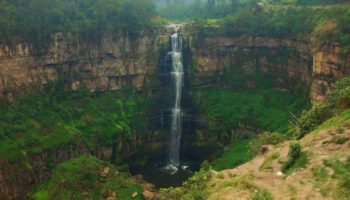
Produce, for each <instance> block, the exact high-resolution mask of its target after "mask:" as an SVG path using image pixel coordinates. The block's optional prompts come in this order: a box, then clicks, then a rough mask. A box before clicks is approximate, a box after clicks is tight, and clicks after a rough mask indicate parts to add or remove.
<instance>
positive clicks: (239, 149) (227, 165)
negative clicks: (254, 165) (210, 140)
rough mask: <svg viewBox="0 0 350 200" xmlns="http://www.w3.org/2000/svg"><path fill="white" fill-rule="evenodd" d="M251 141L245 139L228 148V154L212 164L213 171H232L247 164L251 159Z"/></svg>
mask: <svg viewBox="0 0 350 200" xmlns="http://www.w3.org/2000/svg"><path fill="white" fill-rule="evenodd" d="M249 141H250V139H245V140H238V141H236V142H233V143H232V144H231V145H230V146H229V147H228V151H227V152H225V153H224V154H223V155H221V156H220V157H219V158H218V159H216V160H214V161H213V162H212V163H211V165H212V166H213V169H215V170H218V171H220V170H224V169H231V168H234V167H236V166H238V165H240V164H243V163H245V162H247V161H248V160H249V159H250V158H251V156H250V153H249V146H248V144H249Z"/></svg>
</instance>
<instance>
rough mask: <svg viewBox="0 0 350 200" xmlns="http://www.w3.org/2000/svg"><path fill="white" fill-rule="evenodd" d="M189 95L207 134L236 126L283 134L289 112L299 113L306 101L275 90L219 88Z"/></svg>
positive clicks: (225, 130)
mask: <svg viewBox="0 0 350 200" xmlns="http://www.w3.org/2000/svg"><path fill="white" fill-rule="evenodd" d="M192 96H193V97H194V99H195V100H196V102H197V104H198V105H199V109H200V111H201V112H202V114H203V115H204V117H205V120H206V122H207V123H208V129H209V131H211V132H217V133H225V132H226V133H227V132H231V130H233V129H234V128H236V127H237V126H238V125H239V123H242V124H247V125H252V126H256V127H259V128H261V129H263V130H267V131H280V132H286V131H287V129H288V126H289V112H292V113H295V114H296V115H298V113H301V111H302V110H303V109H304V108H306V107H307V106H308V105H307V100H305V99H303V98H300V97H297V96H293V95H291V94H289V93H288V92H282V91H278V90H272V89H269V90H252V91H242V92H240V91H237V92H235V91H232V90H225V89H219V88H205V89H198V90H196V91H195V92H192Z"/></svg>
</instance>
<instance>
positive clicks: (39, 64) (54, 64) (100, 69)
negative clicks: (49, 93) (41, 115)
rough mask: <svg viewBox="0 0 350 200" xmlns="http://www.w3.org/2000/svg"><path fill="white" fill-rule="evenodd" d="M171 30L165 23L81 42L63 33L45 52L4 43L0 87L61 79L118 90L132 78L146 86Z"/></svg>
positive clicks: (93, 88) (73, 85)
mask: <svg viewBox="0 0 350 200" xmlns="http://www.w3.org/2000/svg"><path fill="white" fill-rule="evenodd" d="M169 34H170V33H167V31H166V30H165V29H164V30H162V29H159V30H157V31H152V30H141V31H139V32H138V33H137V34H136V35H135V34H134V35H131V34H128V33H120V34H117V35H112V34H104V35H103V36H102V37H101V38H100V40H99V41H97V42H91V41H90V42H87V41H84V42H81V41H79V39H77V38H75V37H73V36H72V35H69V34H67V35H64V34H62V33H58V34H55V35H54V36H53V42H52V43H51V44H50V45H49V46H48V49H47V51H45V52H46V53H45V54H43V55H35V52H34V50H33V48H32V47H31V46H30V45H29V44H27V43H18V44H16V45H15V46H14V47H12V48H10V47H9V46H8V45H3V44H0V93H2V94H5V95H6V94H8V91H10V90H11V88H18V87H20V86H26V87H28V86H31V85H33V84H46V83H48V82H49V81H53V80H58V79H60V80H64V82H65V87H67V88H68V89H70V90H73V91H74V90H78V89H79V88H80V87H81V86H82V85H85V86H87V88H88V89H90V90H91V91H107V90H118V89H120V88H121V87H123V86H124V85H126V84H130V83H131V84H132V85H134V86H135V87H136V88H141V87H142V86H143V85H144V83H146V82H148V80H149V76H148V74H150V73H152V72H153V71H154V70H155V67H156V64H157V61H158V49H159V47H160V46H161V44H162V43H164V42H167V41H168V37H169Z"/></svg>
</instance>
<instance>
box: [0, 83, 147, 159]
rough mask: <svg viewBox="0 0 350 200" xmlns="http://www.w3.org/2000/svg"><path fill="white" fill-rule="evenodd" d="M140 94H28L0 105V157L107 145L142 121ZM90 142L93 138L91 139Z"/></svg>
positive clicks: (130, 91) (126, 133)
mask: <svg viewBox="0 0 350 200" xmlns="http://www.w3.org/2000/svg"><path fill="white" fill-rule="evenodd" d="M145 102H146V98H145V96H143V95H137V94H135V93H133V90H132V89H130V88H129V91H128V92H127V93H126V92H124V91H122V92H115V93H113V92H111V93H103V94H91V93H89V92H84V91H81V92H77V93H60V92H59V91H55V92H53V93H50V92H34V93H32V94H30V95H27V96H23V97H20V98H19V99H17V100H16V103H15V104H9V103H3V105H1V106H0V110H1V113H0V157H2V158H5V159H6V160H18V159H19V158H21V157H23V156H25V155H28V154H33V153H39V152H42V151H44V150H47V149H52V148H55V147H58V146H60V145H67V144H74V143H75V142H83V141H84V142H85V143H86V144H87V145H89V146H91V147H93V145H94V144H97V143H99V144H106V145H111V144H112V143H113V142H115V140H116V139H115V137H116V136H118V135H119V136H121V137H122V138H127V137H130V136H131V134H133V130H135V129H137V128H140V127H142V126H143V125H145V124H144V123H143V122H142V120H141V115H142V110H143V109H144V107H143V106H145ZM93 140H94V141H93Z"/></svg>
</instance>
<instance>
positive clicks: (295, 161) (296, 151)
mask: <svg viewBox="0 0 350 200" xmlns="http://www.w3.org/2000/svg"><path fill="white" fill-rule="evenodd" d="M308 156H309V155H308V153H307V152H302V151H301V145H300V143H299V141H291V142H290V144H289V152H288V160H287V161H286V162H285V163H284V164H283V166H282V172H283V173H285V174H286V175H287V176H288V175H289V174H291V173H292V172H293V171H295V170H297V169H299V168H303V167H305V166H306V165H307V164H308Z"/></svg>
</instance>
